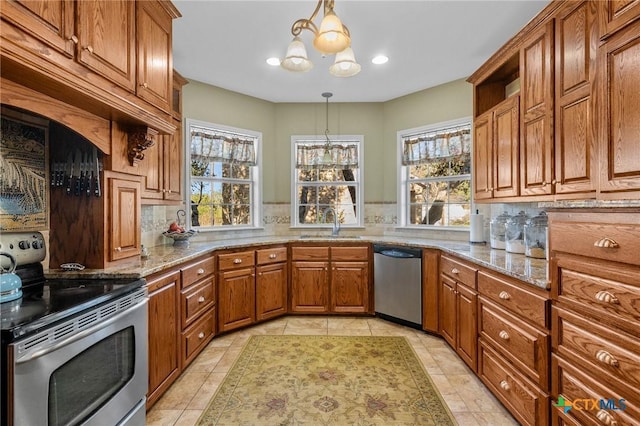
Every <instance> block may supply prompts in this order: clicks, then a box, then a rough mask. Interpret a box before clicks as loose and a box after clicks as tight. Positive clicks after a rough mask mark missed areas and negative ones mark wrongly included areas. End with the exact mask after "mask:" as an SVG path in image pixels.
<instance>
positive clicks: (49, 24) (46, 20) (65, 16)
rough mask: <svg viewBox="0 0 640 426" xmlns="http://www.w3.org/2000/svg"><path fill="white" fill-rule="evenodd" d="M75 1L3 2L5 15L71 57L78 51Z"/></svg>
mask: <svg viewBox="0 0 640 426" xmlns="http://www.w3.org/2000/svg"><path fill="white" fill-rule="evenodd" d="M73 4H74V2H73V0H29V1H24V0H17V1H3V2H2V18H3V19H6V20H7V21H9V22H12V23H13V24H15V25H16V26H18V27H19V28H21V29H22V30H26V31H27V32H29V33H30V34H31V35H34V36H35V37H37V38H38V39H39V40H40V41H41V42H44V43H46V44H47V45H48V46H50V47H52V48H54V49H55V50H57V51H59V52H60V53H62V54H63V55H65V56H67V57H69V58H71V57H73V53H74V50H75V43H74V39H75V36H74V28H73V24H74V22H75V13H74V10H73Z"/></svg>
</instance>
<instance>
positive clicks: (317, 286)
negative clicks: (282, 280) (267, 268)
mask: <svg viewBox="0 0 640 426" xmlns="http://www.w3.org/2000/svg"><path fill="white" fill-rule="evenodd" d="M329 279H330V277H329V247H306V246H293V247H291V307H290V309H289V311H290V312H295V313H315V314H321V313H327V312H329Z"/></svg>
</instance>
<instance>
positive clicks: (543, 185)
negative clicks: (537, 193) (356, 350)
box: [542, 180, 547, 188]
mask: <svg viewBox="0 0 640 426" xmlns="http://www.w3.org/2000/svg"><path fill="white" fill-rule="evenodd" d="M545 186H547V182H546V181H544V180H543V181H542V187H543V188H544V187H545Z"/></svg>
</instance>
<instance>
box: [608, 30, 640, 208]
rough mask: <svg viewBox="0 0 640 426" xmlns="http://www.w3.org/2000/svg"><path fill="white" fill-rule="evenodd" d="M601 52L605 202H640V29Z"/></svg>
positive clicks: (626, 33)
mask: <svg viewBox="0 0 640 426" xmlns="http://www.w3.org/2000/svg"><path fill="white" fill-rule="evenodd" d="M600 49H601V50H600V51H599V53H598V54H599V57H601V58H602V59H601V61H602V62H601V63H600V64H599V66H600V67H601V72H599V75H600V76H601V78H602V80H601V81H600V82H599V86H600V90H602V91H603V92H604V93H603V95H602V98H601V100H602V101H603V102H602V104H603V111H602V112H601V120H602V123H601V126H600V128H601V129H602V134H601V135H600V137H601V140H602V144H601V151H600V183H599V185H600V192H601V194H602V198H632V199H638V198H640V149H638V146H639V145H638V141H640V126H639V125H638V123H640V108H638V102H639V99H640V98H639V97H638V94H639V93H640V25H633V26H629V27H628V28H627V29H625V30H623V31H620V32H618V33H616V34H615V35H614V36H612V37H611V38H610V39H609V40H608V41H607V42H606V43H605V44H604V45H603V46H602V47H601V48H600Z"/></svg>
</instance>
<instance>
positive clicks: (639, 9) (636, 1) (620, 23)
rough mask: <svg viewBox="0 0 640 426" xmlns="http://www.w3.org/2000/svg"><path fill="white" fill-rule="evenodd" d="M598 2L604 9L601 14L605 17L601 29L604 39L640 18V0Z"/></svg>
mask: <svg viewBox="0 0 640 426" xmlns="http://www.w3.org/2000/svg"><path fill="white" fill-rule="evenodd" d="M596 3H598V7H600V8H601V9H602V14H601V15H602V16H603V17H604V22H603V24H602V30H601V34H602V38H603V39H604V38H606V37H609V36H610V35H612V34H613V33H615V32H616V31H618V30H620V29H622V28H624V27H626V26H627V25H629V24H630V23H632V22H634V21H637V20H638V19H640V0H609V1H601V2H596Z"/></svg>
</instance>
